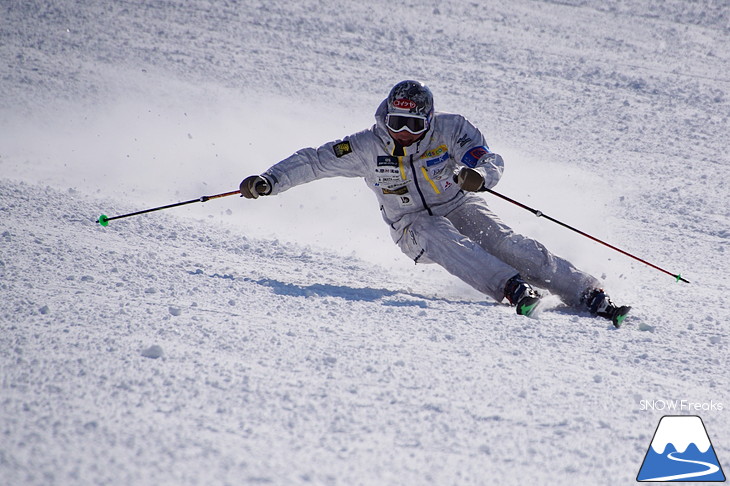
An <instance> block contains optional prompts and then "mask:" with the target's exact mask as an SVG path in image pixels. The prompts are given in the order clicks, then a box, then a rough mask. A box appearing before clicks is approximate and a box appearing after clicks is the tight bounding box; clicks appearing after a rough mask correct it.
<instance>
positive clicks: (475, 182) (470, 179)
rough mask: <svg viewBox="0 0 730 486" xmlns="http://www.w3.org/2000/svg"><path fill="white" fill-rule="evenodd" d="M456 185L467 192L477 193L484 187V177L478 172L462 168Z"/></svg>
mask: <svg viewBox="0 0 730 486" xmlns="http://www.w3.org/2000/svg"><path fill="white" fill-rule="evenodd" d="M456 183H457V184H459V187H461V188H462V189H463V190H465V191H470V192H477V191H479V190H481V188H482V187H484V177H482V175H481V174H480V173H479V171H477V170H474V169H471V168H469V167H462V168H461V170H460V171H459V175H457V176H456Z"/></svg>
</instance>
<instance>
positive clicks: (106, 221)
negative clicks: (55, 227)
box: [96, 191, 241, 226]
mask: <svg viewBox="0 0 730 486" xmlns="http://www.w3.org/2000/svg"><path fill="white" fill-rule="evenodd" d="M234 194H241V191H231V192H224V193H222V194H215V195H213V196H200V197H199V198H198V199H191V200H190V201H183V202H179V203H174V204H168V205H166V206H159V207H156V208H150V209H143V210H142V211H135V212H133V213H128V214H120V215H119V216H111V217H109V216H107V215H106V214H102V215H101V216H99V219H97V220H96V222H97V223H99V224H100V225H102V226H108V225H109V221H112V220H115V219H122V218H128V217H130V216H138V215H140V214H145V213H151V212H153V211H161V210H163V209H170V208H176V207H178V206H184V205H186V204H193V203H198V202H206V201H210V200H211V199H218V198H220V197H226V196H233V195H234Z"/></svg>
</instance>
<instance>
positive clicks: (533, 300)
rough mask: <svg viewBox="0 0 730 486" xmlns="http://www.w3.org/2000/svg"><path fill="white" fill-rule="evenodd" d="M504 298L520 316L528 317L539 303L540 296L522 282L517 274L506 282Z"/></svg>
mask: <svg viewBox="0 0 730 486" xmlns="http://www.w3.org/2000/svg"><path fill="white" fill-rule="evenodd" d="M504 296H505V297H506V298H507V300H508V301H509V303H510V304H511V305H513V306H515V307H516V311H517V313H518V314H519V315H521V316H527V317H530V316H531V315H532V314H533V313H534V312H535V309H536V308H537V305H538V304H539V303H540V294H538V293H537V292H536V291H535V290H534V289H533V288H532V287H530V284H528V283H527V282H525V281H524V280H522V277H520V275H519V274H517V275H515V276H514V277H512V278H511V279H509V280H507V283H506V284H505V286H504Z"/></svg>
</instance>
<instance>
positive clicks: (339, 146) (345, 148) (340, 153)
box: [332, 141, 352, 159]
mask: <svg viewBox="0 0 730 486" xmlns="http://www.w3.org/2000/svg"><path fill="white" fill-rule="evenodd" d="M332 150H334V151H335V157H337V158H338V159H339V158H340V157H344V156H345V155H347V154H350V153H352V145H350V142H347V141H346V142H340V143H336V144H334V145H333V146H332Z"/></svg>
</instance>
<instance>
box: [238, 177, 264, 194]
mask: <svg viewBox="0 0 730 486" xmlns="http://www.w3.org/2000/svg"><path fill="white" fill-rule="evenodd" d="M238 188H239V190H240V191H241V196H243V197H245V198H246V199H256V198H258V197H259V196H268V195H269V194H271V184H269V181H267V180H266V179H264V178H263V177H261V176H257V175H252V176H248V177H246V178H245V179H244V180H243V181H241V185H240V186H238Z"/></svg>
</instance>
